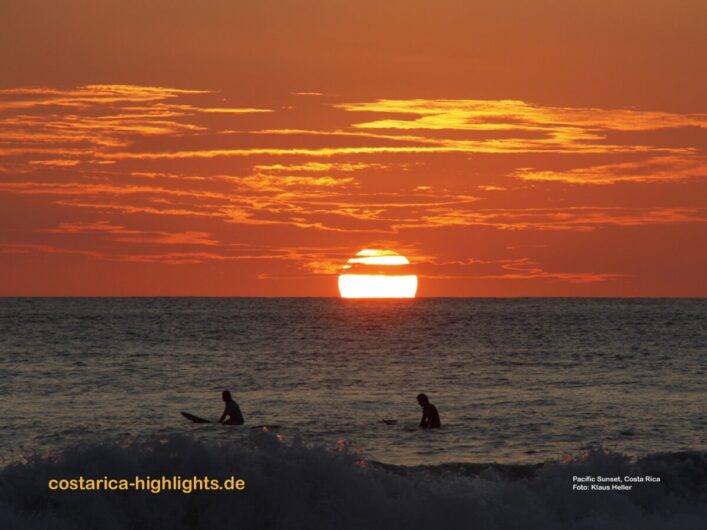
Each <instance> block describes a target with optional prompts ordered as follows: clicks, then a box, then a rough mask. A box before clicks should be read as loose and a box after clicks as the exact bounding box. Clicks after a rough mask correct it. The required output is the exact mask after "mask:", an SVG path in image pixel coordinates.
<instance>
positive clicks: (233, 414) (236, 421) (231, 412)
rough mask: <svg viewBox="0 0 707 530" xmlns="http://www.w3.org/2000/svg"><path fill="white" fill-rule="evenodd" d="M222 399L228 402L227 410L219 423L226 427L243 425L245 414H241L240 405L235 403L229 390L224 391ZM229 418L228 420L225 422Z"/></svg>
mask: <svg viewBox="0 0 707 530" xmlns="http://www.w3.org/2000/svg"><path fill="white" fill-rule="evenodd" d="M221 398H222V399H223V400H224V401H225V402H226V408H225V409H224V410H223V414H221V418H220V419H219V420H218V422H219V423H223V424H224V425H243V414H241V408H240V407H239V406H238V403H236V402H235V401H233V398H232V397H231V393H230V392H229V391H228V390H224V391H223V392H222V393H221ZM226 416H228V420H227V421H224V420H225V419H226Z"/></svg>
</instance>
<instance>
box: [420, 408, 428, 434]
mask: <svg viewBox="0 0 707 530" xmlns="http://www.w3.org/2000/svg"><path fill="white" fill-rule="evenodd" d="M429 421H430V418H429V416H427V411H426V410H425V409H423V410H422V419H421V420H420V427H422V428H423V429H424V428H425V427H427V424H428V423H429Z"/></svg>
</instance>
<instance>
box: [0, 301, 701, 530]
mask: <svg viewBox="0 0 707 530" xmlns="http://www.w3.org/2000/svg"><path fill="white" fill-rule="evenodd" d="M706 324H707V300H703V299H700V300H691V299H415V300H387V301H383V300H375V301H373V300H369V301H364V300H340V299H317V298H311V299H300V298H297V299H295V298H291V299H271V298H267V299H255V298H253V299H249V298H126V299H116V298H86V299H83V298H67V299H62V298H45V299H42V298H32V299H21V298H17V299H13V298H5V299H0V399H1V400H2V414H3V422H2V424H3V428H2V429H0V447H2V466H3V467H2V471H0V527H2V528H12V527H16V528H93V527H95V528H149V527H152V525H153V524H154V525H158V522H159V521H162V522H163V523H164V521H168V523H165V524H166V526H165V527H168V528H221V527H223V528H230V527H235V526H233V525H231V523H232V522H233V521H232V520H231V519H230V518H229V517H228V514H229V513H231V514H232V515H233V517H237V520H238V521H240V526H238V527H239V528H333V527H336V528H378V527H384V526H385V527H387V528H489V529H491V528H516V526H513V524H514V522H517V521H518V520H519V519H518V518H522V520H523V521H525V522H524V524H523V527H524V528H639V527H640V528H701V529H704V528H705V524H707V523H706V521H707V434H706V432H707V429H706V428H707V405H706V403H707V390H705V382H706V381H707V377H706V376H705V374H706V371H707V325H706ZM225 389H228V390H230V391H231V392H232V393H233V396H234V398H235V400H236V401H237V402H238V403H239V405H240V407H241V410H242V411H243V414H244V416H245V420H246V424H245V425H244V426H243V427H231V426H221V425H217V424H193V423H190V422H188V421H187V420H186V419H184V418H183V417H182V416H181V415H180V412H181V411H188V412H191V413H193V414H196V415H198V416H202V417H205V418H208V419H210V420H212V421H215V420H216V419H218V417H219V416H220V414H221V412H222V410H223V402H222V401H221V391H222V390H225ZM420 392H424V393H425V394H427V395H428V396H429V398H430V400H431V402H432V403H434V404H435V405H436V406H437V408H438V410H439V413H440V416H441V420H442V428H441V429H439V430H429V431H422V430H420V429H419V428H418V427H417V425H418V423H419V421H420V415H421V409H420V407H419V405H418V404H417V402H416V396H417V394H418V393H420ZM262 426H268V427H267V428H266V429H263V428H262ZM229 466H230V467H229ZM228 469H232V470H234V471H235V472H237V473H239V474H242V475H244V477H245V479H246V481H248V482H249V487H248V489H247V490H246V492H245V493H242V494H237V495H240V497H238V498H237V499H235V498H234V497H233V495H234V494H231V497H224V495H225V494H224V493H222V492H219V493H204V492H202V493H192V494H191V495H189V496H187V497H188V498H189V499H190V500H189V503H188V504H189V506H187V507H184V506H182V504H184V501H180V502H181V504H179V503H177V502H176V501H175V498H176V499H180V498H181V497H179V496H180V495H181V496H184V495H185V494H183V493H176V492H175V493H163V494H160V495H153V498H152V500H150V502H149V503H148V502H147V501H146V500H145V499H144V498H143V497H141V496H140V495H141V494H139V493H133V494H132V495H128V494H118V493H114V492H112V493H105V492H104V493H102V494H100V493H95V492H81V493H80V494H76V493H75V492H73V493H72V492H60V493H55V494H49V493H48V492H47V487H46V480H44V479H46V478H47V477H49V478H51V476H53V475H52V474H53V473H54V474H57V473H58V474H60V475H62V476H70V475H78V474H82V473H83V474H90V473H89V472H93V473H94V474H95V473H99V474H109V475H111V474H112V475H115V474H120V473H127V472H128V471H129V472H130V473H138V472H143V473H152V474H153V475H154V476H156V475H158V474H166V473H167V471H170V470H171V472H173V473H175V474H183V475H184V474H196V473H206V472H208V473H212V474H213V473H216V474H218V473H222V472H225V471H226V470H228ZM600 472H601V473H619V474H624V473H629V474H631V473H634V474H637V475H641V476H643V475H645V474H647V473H648V474H655V475H659V476H660V477H662V482H661V484H659V485H639V486H636V489H635V490H634V493H603V494H597V495H595V494H592V493H582V492H577V491H573V489H572V479H571V477H572V476H576V475H577V473H584V475H587V474H592V473H594V474H596V473H600ZM38 477H41V479H40V478H38ZM72 495H73V496H72ZM90 495H93V497H91V499H94V500H95V502H98V501H97V500H96V499H100V502H99V504H100V506H101V508H100V509H99V508H95V507H93V508H85V507H84V508H80V509H78V508H77V507H76V506H77V503H79V502H81V503H84V504H86V501H87V499H88V498H89V497H88V496H90ZM175 495H176V496H177V497H174V496H175ZM28 499H29V500H28ZM553 499H555V500H554V501H553ZM95 502H94V501H91V502H89V503H88V504H94V503H95ZM150 503H152V504H150ZM148 504H150V505H151V506H152V507H151V508H150V507H149V506H148ZM177 506H179V507H177ZM233 507H236V508H237V509H236V508H233ZM366 507H367V508H366ZM232 508H233V509H232ZM364 508H365V509H364ZM160 509H164V510H167V511H169V512H170V514H169V516H163V517H167V519H164V518H163V519H155V518H156V517H157V513H159V512H160ZM212 509H216V510H223V511H222V513H220V514H218V515H219V517H216V516H214V514H213V513H212V512H211V510H212ZM77 510H78V511H77ZM233 510H235V511H233ZM224 511H225V512H224ZM630 521H633V524H632V525H629V526H626V524H627V523H628V522H630ZM3 522H4V523H5V524H3ZM637 522H640V526H635V524H637ZM160 524H162V523H160ZM676 524H677V525H678V526H675V525H676ZM8 525H9V526H8ZM111 525H112V526H111Z"/></svg>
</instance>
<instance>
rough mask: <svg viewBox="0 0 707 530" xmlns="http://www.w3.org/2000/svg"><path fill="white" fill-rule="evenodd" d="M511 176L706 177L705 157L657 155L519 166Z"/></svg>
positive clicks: (589, 180) (593, 180)
mask: <svg viewBox="0 0 707 530" xmlns="http://www.w3.org/2000/svg"><path fill="white" fill-rule="evenodd" d="M515 176H516V177H518V178H519V179H521V180H526V181H547V182H566V183H570V184H603V185H606V184H616V183H617V182H670V181H680V180H686V179H692V178H704V177H707V157H704V156H685V157H677V156H659V157H651V158H648V159H645V160H640V161H638V162H617V163H613V164H603V165H600V166H589V167H580V168H575V169H570V170H568V171H554V170H536V169H529V168H522V169H519V170H518V171H516V173H515Z"/></svg>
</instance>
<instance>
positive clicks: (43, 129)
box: [0, 0, 707, 296]
mask: <svg viewBox="0 0 707 530" xmlns="http://www.w3.org/2000/svg"><path fill="white" fill-rule="evenodd" d="M145 4H148V5H145ZM705 27H707V2H704V1H702V0H685V1H655V0H642V1H627V2H616V1H615V0H612V1H595V2H580V1H567V0H564V1H560V0H558V1H543V0H538V1H533V2H522V1H519V0H516V1H503V0H494V1H491V0H487V1H484V2H480V1H475V0H468V1H460V0H457V1H451V0H436V1H434V2H431V1H424V2H423V1H416V0H406V1H404V2H403V1H398V0H394V1H384V0H377V1H371V0H358V1H356V2H339V1H336V0H317V1H307V0H303V1H298V2H294V1H285V0H270V1H268V0H258V1H235V0H219V1H205V2H195V1H187V0H159V1H150V2H137V1H128V0H121V1H112V0H110V1H108V0H85V1H64V2H56V1H37V0H23V1H21V2H10V1H5V0H0V72H2V74H1V75H0V295H6V296H7V295H50V296H57V295H61V296H63V295H68V296H74V295H76V296H88V295H125V296H133V295H205V296H337V295H338V291H337V273H338V272H339V271H340V270H341V267H342V266H343V265H344V264H345V263H346V261H347V260H348V259H349V258H350V257H351V256H353V255H354V254H355V253H356V252H358V251H359V250H361V249H364V248H387V249H391V250H394V251H396V252H399V253H401V254H403V255H405V256H407V257H408V258H409V259H410V261H411V262H412V267H414V270H415V271H416V273H417V274H418V275H419V278H420V280H419V289H418V295H419V296H707V281H706V280H705V279H704V276H705V273H706V272H707V224H706V223H707V68H705V64H706V63H707V31H705Z"/></svg>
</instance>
